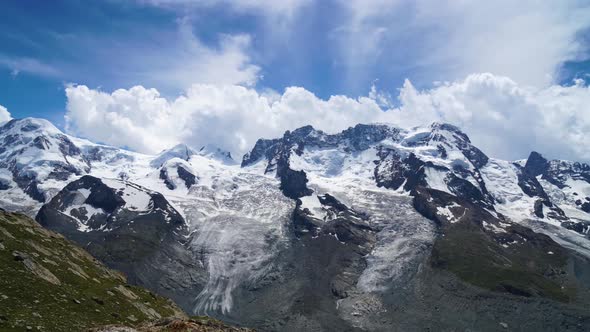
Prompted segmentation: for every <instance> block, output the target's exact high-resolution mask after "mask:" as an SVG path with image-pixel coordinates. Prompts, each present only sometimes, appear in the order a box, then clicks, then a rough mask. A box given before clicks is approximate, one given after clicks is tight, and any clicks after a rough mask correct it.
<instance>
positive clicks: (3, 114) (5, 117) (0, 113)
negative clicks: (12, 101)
mask: <svg viewBox="0 0 590 332" xmlns="http://www.w3.org/2000/svg"><path fill="white" fill-rule="evenodd" d="M11 119H12V116H10V112H8V110H7V109H6V107H4V106H2V105H0V124H1V123H4V122H6V121H9V120H11Z"/></svg>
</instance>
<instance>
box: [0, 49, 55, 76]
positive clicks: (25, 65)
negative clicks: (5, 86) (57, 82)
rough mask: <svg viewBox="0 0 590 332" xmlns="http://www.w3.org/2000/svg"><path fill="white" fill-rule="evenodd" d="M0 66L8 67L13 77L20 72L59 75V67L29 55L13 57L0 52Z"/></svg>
mask: <svg viewBox="0 0 590 332" xmlns="http://www.w3.org/2000/svg"><path fill="white" fill-rule="evenodd" d="M0 67H5V68H8V69H9V70H10V71H11V75H12V76H13V77H16V76H17V75H18V74H20V73H21V72H22V73H29V74H35V75H39V76H45V77H57V76H59V75H60V71H59V69H57V68H55V67H54V66H52V65H50V64H47V63H44V62H41V61H39V60H37V59H34V58H29V57H13V56H7V55H2V54H0Z"/></svg>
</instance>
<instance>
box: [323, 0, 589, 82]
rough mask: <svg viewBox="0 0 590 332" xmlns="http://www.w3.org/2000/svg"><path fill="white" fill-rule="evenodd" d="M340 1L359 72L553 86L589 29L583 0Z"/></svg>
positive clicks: (346, 43)
mask: <svg viewBox="0 0 590 332" xmlns="http://www.w3.org/2000/svg"><path fill="white" fill-rule="evenodd" d="M340 2H341V5H342V6H343V7H344V8H345V9H346V11H345V12H346V13H347V15H346V19H345V20H344V21H343V22H342V23H341V24H340V25H339V27H338V28H337V29H335V30H334V36H335V38H336V41H337V45H338V47H339V49H340V57H341V59H340V61H343V62H344V64H345V65H346V67H347V68H348V70H349V71H350V72H351V73H350V76H351V77H352V78H355V77H357V76H359V75H363V74H364V73H365V72H367V71H368V70H370V69H371V68H373V67H371V66H377V68H380V70H381V71H383V70H388V71H393V72H398V73H408V72H412V73H413V75H412V77H416V76H424V77H426V80H429V81H432V80H443V79H447V80H449V79H450V80H455V79H460V78H462V77H465V76H466V75H468V74H470V73H474V72H493V73H495V74H498V75H504V76H508V77H511V78H513V79H515V80H517V81H518V82H521V83H523V84H529V85H536V86H547V85H550V84H551V83H552V82H553V80H554V74H555V73H556V71H557V70H558V67H559V65H561V64H562V62H563V61H566V60H572V59H575V58H577V57H579V56H583V54H582V53H581V51H582V50H583V47H584V45H581V44H580V43H579V42H578V41H577V40H576V35H577V34H578V33H579V32H580V31H582V30H583V29H586V28H588V27H590V6H588V3H584V2H580V1H576V0H564V1H546V2H539V1H536V0H524V1H517V2H515V1H509V0H500V1H492V2H484V3H482V2H481V1H471V0H466V1H450V2H449V1H435V0H418V1H411V2H402V1H399V0H351V1H349V0H342V1H340ZM353 45H354V46H353ZM357 78H358V77H357Z"/></svg>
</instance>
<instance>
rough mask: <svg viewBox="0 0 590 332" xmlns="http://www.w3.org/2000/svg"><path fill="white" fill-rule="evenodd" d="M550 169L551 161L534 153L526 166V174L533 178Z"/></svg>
mask: <svg viewBox="0 0 590 332" xmlns="http://www.w3.org/2000/svg"><path fill="white" fill-rule="evenodd" d="M548 167H549V161H548V160H547V159H545V157H543V156H542V155H541V154H540V153H538V152H536V151H533V152H531V154H530V155H529V158H528V159H527V161H526V164H525V165H524V169H525V170H526V172H527V173H528V174H530V175H532V176H537V175H541V174H543V173H544V172H545V170H547V168H548Z"/></svg>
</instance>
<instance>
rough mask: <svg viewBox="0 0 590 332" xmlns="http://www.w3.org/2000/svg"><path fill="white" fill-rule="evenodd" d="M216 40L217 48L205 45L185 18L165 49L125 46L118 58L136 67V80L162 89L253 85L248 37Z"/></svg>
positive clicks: (256, 71)
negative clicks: (156, 49)
mask: <svg viewBox="0 0 590 332" xmlns="http://www.w3.org/2000/svg"><path fill="white" fill-rule="evenodd" d="M218 43H219V45H218V46H217V47H212V46H207V45H204V44H203V43H202V42H201V41H200V40H199V39H198V38H197V37H196V36H195V35H194V34H193V31H192V25H191V23H190V21H189V20H188V19H186V18H185V19H182V20H180V21H179V25H178V37H177V39H176V40H175V41H171V44H172V45H169V47H167V48H166V49H164V50H159V51H157V52H153V51H151V50H150V51H149V52H144V50H142V48H141V47H138V49H127V50H124V51H123V53H124V54H122V57H121V58H122V59H125V60H124V61H125V62H126V64H127V66H129V67H130V68H132V70H134V69H133V68H136V69H135V72H136V74H137V75H136V79H137V80H138V81H140V82H153V83H154V84H156V85H157V86H160V87H164V88H175V89H178V90H180V91H183V90H185V89H187V88H188V87H190V86H191V84H193V83H205V84H232V85H233V84H237V85H246V86H252V85H255V84H256V82H257V81H258V78H259V71H260V67H258V66H256V65H254V64H252V63H251V59H250V56H249V55H248V49H249V47H250V36H248V35H221V36H219V42H218Z"/></svg>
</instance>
